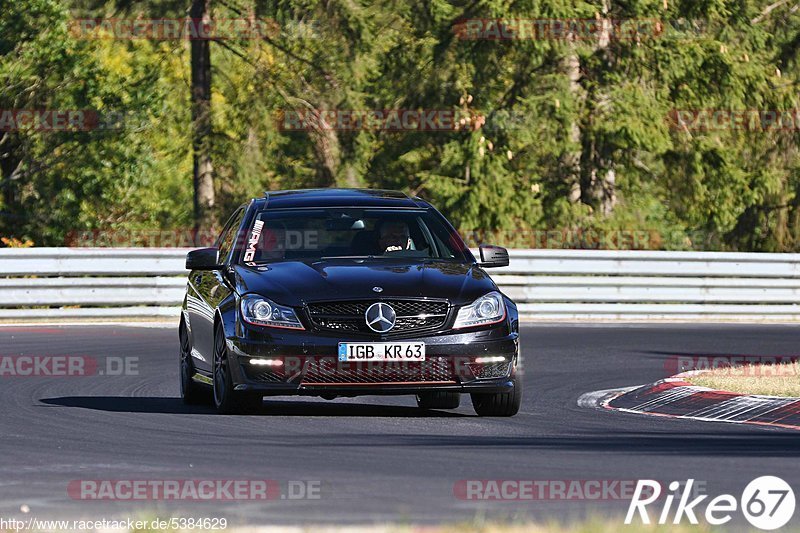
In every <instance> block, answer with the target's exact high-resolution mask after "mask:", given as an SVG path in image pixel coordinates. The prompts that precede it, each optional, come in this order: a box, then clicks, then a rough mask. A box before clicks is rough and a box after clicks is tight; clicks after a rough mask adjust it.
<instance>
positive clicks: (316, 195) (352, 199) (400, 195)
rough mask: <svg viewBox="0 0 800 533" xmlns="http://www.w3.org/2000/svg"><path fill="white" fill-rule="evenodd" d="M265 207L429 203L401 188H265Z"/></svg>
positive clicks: (410, 205)
mask: <svg viewBox="0 0 800 533" xmlns="http://www.w3.org/2000/svg"><path fill="white" fill-rule="evenodd" d="M264 198H265V199H266V207H267V209H286V208H293V207H394V208H406V209H419V208H427V207H430V206H429V204H428V203H427V202H425V201H423V200H420V199H419V198H411V197H409V196H408V195H407V194H406V193H404V192H401V191H389V190H383V189H296V190H291V191H267V192H266V193H265V194H264Z"/></svg>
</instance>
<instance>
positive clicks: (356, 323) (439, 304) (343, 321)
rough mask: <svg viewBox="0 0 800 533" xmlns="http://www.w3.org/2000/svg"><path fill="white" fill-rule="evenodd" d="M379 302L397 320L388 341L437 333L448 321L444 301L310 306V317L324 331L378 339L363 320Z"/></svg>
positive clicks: (330, 303) (315, 325)
mask: <svg viewBox="0 0 800 533" xmlns="http://www.w3.org/2000/svg"><path fill="white" fill-rule="evenodd" d="M378 301H381V302H383V303H386V304H389V305H391V306H392V308H393V309H394V312H395V314H396V316H397V320H396V322H395V325H394V328H392V330H391V331H389V332H388V333H387V334H386V335H385V336H387V337H392V336H398V335H406V334H410V333H416V332H421V331H432V330H436V329H438V328H441V327H442V326H444V324H445V322H446V321H447V312H448V310H449V304H448V303H447V302H446V301H444V300H374V301H369V300H364V301H344V302H315V303H311V304H309V305H308V314H309V316H310V318H311V322H312V323H313V325H314V327H315V328H316V329H318V330H321V331H332V332H353V333H363V334H367V335H372V336H379V334H378V333H375V332H374V331H372V330H371V329H369V328H368V327H367V322H366V319H365V317H364V314H365V313H366V311H367V308H368V307H369V306H370V305H372V304H374V303H376V302H378Z"/></svg>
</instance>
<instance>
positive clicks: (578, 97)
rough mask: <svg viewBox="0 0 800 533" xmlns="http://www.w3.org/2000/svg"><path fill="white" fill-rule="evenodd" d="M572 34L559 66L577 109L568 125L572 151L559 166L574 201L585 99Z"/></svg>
mask: <svg viewBox="0 0 800 533" xmlns="http://www.w3.org/2000/svg"><path fill="white" fill-rule="evenodd" d="M573 41H574V36H570V38H569V49H570V51H569V54H567V56H566V57H565V58H564V59H563V60H562V61H561V68H562V70H563V71H564V73H565V74H566V75H567V79H569V92H570V94H571V95H572V100H573V102H575V104H577V107H578V111H577V113H576V116H575V118H574V120H572V122H570V125H569V143H570V144H571V145H572V151H570V152H566V153H565V154H564V155H563V156H562V157H561V168H562V171H563V178H564V180H565V182H566V183H567V184H568V186H569V201H570V202H571V203H575V202H578V201H580V199H581V127H580V108H582V107H583V106H582V105H581V102H582V101H583V100H584V99H585V95H584V94H583V89H582V88H581V84H580V78H581V60H580V58H579V57H578V53H577V52H576V50H575V45H574V42H573Z"/></svg>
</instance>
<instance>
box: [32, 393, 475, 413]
mask: <svg viewBox="0 0 800 533" xmlns="http://www.w3.org/2000/svg"><path fill="white" fill-rule="evenodd" d="M39 401H41V402H42V403H43V404H46V405H53V406H60V407H78V408H81V409H94V410H97V411H108V412H112V413H161V414H194V415H197V414H204V415H214V414H216V411H215V410H214V409H212V408H211V407H210V406H204V405H184V403H183V402H182V401H181V400H180V399H179V398H137V397H127V396H63V397H60V398H44V399H42V400H39ZM245 416H351V417H406V418H432V417H433V418H453V417H468V415H464V414H460V413H453V412H449V411H424V410H422V409H419V408H417V407H406V406H401V405H373V404H357V403H325V402H323V401H318V402H309V401H288V402H287V401H280V400H267V401H266V402H265V403H264V406H263V407H262V408H261V409H259V410H257V411H254V412H252V413H248V414H247V415H245Z"/></svg>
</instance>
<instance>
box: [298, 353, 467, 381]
mask: <svg viewBox="0 0 800 533" xmlns="http://www.w3.org/2000/svg"><path fill="white" fill-rule="evenodd" d="M455 382H456V380H455V373H454V370H453V362H452V360H450V359H448V358H446V357H432V358H430V359H428V360H427V361H422V362H407V361H402V362H401V361H392V362H373V363H361V362H359V363H340V362H337V361H336V359H335V358H319V359H314V360H309V361H308V363H307V365H306V371H305V374H304V376H303V381H302V384H303V385H375V384H385V383H423V384H425V383H428V384H432V383H437V384H444V383H455Z"/></svg>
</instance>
